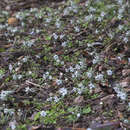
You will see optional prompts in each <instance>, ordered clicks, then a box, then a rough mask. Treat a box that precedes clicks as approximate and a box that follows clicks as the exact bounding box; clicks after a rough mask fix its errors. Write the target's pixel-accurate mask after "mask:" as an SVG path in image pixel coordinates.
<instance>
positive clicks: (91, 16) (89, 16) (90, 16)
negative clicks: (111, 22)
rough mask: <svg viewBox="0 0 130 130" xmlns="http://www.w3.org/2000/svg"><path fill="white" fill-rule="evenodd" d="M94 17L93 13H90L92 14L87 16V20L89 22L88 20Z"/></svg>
mask: <svg viewBox="0 0 130 130" xmlns="http://www.w3.org/2000/svg"><path fill="white" fill-rule="evenodd" d="M92 18H93V15H92V14H90V15H88V16H86V17H85V21H86V22H87V21H89V20H91V19H92Z"/></svg>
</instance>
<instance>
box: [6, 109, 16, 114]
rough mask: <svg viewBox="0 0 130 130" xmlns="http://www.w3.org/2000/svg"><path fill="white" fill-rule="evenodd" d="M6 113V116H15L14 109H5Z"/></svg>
mask: <svg viewBox="0 0 130 130" xmlns="http://www.w3.org/2000/svg"><path fill="white" fill-rule="evenodd" d="M4 113H5V114H10V115H14V110H13V109H7V108H5V109H4Z"/></svg>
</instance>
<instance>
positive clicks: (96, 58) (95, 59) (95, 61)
mask: <svg viewBox="0 0 130 130" xmlns="http://www.w3.org/2000/svg"><path fill="white" fill-rule="evenodd" d="M99 61H100V58H99V56H95V58H94V59H93V61H92V62H93V64H96V63H98V62H99Z"/></svg>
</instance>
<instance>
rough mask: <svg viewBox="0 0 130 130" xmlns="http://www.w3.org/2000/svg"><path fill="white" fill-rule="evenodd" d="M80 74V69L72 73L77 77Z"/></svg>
mask: <svg viewBox="0 0 130 130" xmlns="http://www.w3.org/2000/svg"><path fill="white" fill-rule="evenodd" d="M79 75H80V73H79V72H78V71H75V72H74V73H73V74H72V78H75V77H78V76H79Z"/></svg>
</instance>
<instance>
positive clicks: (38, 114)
mask: <svg viewBox="0 0 130 130" xmlns="http://www.w3.org/2000/svg"><path fill="white" fill-rule="evenodd" d="M39 118H40V112H38V113H37V114H36V115H35V116H34V121H36V120H38V119H39Z"/></svg>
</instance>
